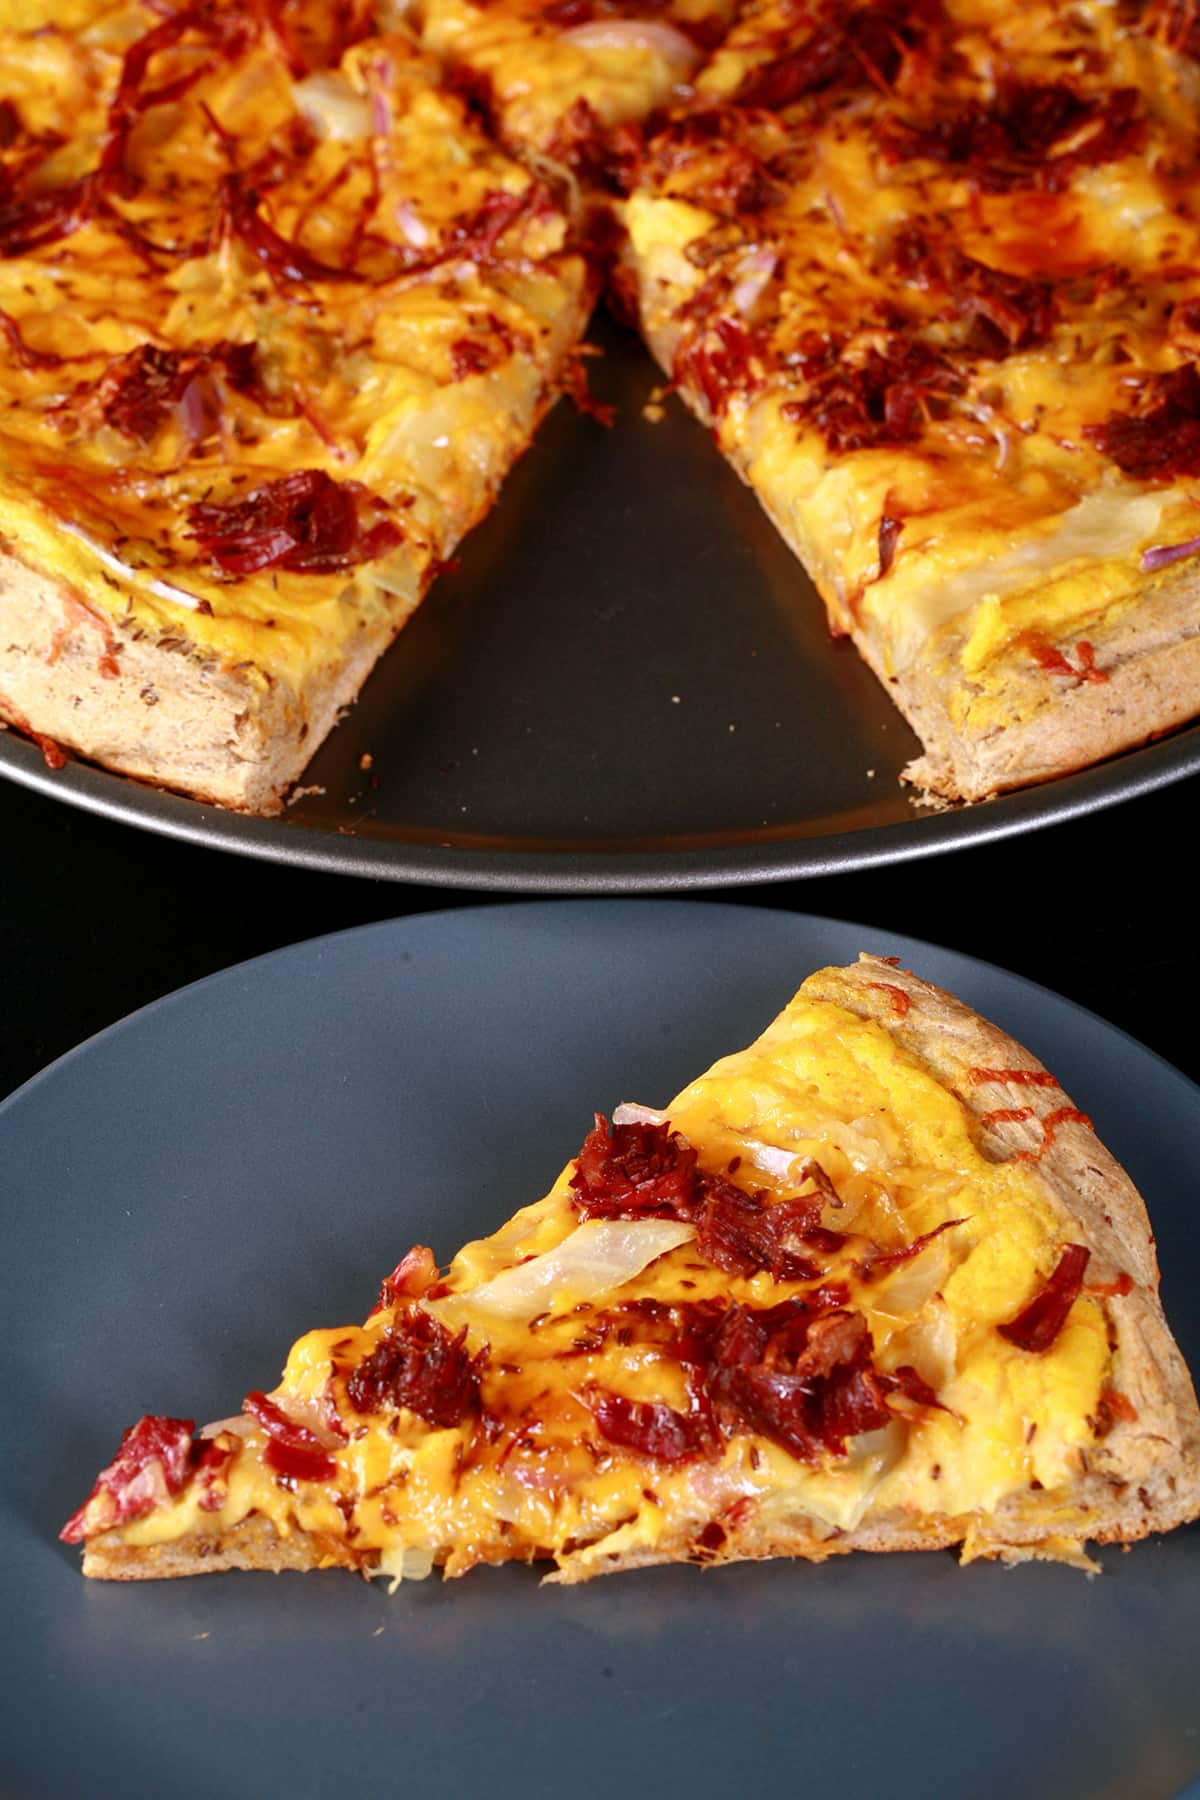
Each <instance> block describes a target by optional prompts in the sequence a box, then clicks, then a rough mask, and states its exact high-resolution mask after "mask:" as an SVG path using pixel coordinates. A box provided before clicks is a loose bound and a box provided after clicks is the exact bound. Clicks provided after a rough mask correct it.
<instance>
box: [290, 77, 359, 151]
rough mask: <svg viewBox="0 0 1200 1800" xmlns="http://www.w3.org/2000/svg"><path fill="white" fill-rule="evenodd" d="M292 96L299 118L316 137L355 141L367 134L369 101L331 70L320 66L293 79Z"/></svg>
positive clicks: (349, 142)
mask: <svg viewBox="0 0 1200 1800" xmlns="http://www.w3.org/2000/svg"><path fill="white" fill-rule="evenodd" d="M292 99H293V100H294V101H295V103H296V110H297V112H298V113H299V114H300V116H301V118H303V119H305V120H306V121H307V122H308V124H310V125H311V126H312V128H313V130H314V131H315V132H316V134H317V136H318V137H321V138H332V139H333V141H334V142H335V143H338V144H356V143H360V142H361V141H362V139H363V138H369V137H370V135H371V125H372V119H371V105H370V102H369V101H368V100H365V99H364V98H363V96H362V95H361V94H359V93H357V92H356V91H355V90H354V88H352V87H351V86H350V83H349V82H348V81H347V80H346V77H345V76H344V75H339V74H337V72H336V71H335V70H333V69H322V70H320V71H319V72H318V73H317V74H316V75H308V76H306V77H305V79H304V80H303V81H298V82H296V83H295V84H294V86H293V88H292Z"/></svg>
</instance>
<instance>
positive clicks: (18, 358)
mask: <svg viewBox="0 0 1200 1800" xmlns="http://www.w3.org/2000/svg"><path fill="white" fill-rule="evenodd" d="M0 331H2V332H3V333H4V336H5V338H6V339H7V341H8V347H9V349H10V350H11V351H12V355H13V360H14V361H15V362H16V364H17V366H18V367H19V368H22V369H56V368H58V367H59V365H60V364H61V363H62V362H63V360H64V359H63V358H62V357H61V356H55V355H54V353H53V352H52V351H49V350H31V349H30V348H29V345H28V344H27V343H26V342H25V339H24V337H23V335H22V333H21V327H20V326H19V325H18V324H17V321H16V320H15V319H14V318H13V317H12V316H11V315H10V314H9V313H6V312H0Z"/></svg>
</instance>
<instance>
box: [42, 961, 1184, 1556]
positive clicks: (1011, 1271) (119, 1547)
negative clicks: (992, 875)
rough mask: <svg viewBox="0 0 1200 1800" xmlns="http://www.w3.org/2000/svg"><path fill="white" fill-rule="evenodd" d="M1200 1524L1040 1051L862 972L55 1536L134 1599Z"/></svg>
mask: <svg viewBox="0 0 1200 1800" xmlns="http://www.w3.org/2000/svg"><path fill="white" fill-rule="evenodd" d="M184 1373H185V1372H184ZM1197 1514H1200V1413H1198V1411H1197V1406H1196V1400H1195V1396H1194V1394H1193V1391H1192V1387H1191V1383H1190V1381H1189V1378H1188V1373H1187V1370H1186V1368H1185V1366H1184V1363H1183V1361H1182V1359H1181V1357H1180V1355H1179V1352H1178V1350H1177V1348H1176V1346H1175V1344H1174V1342H1173V1340H1172V1338H1171V1335H1170V1332H1169V1330H1168V1327H1167V1324H1166V1321H1165V1319H1164V1316H1163V1312H1162V1309H1161V1306H1160V1303H1159V1299H1158V1270H1157V1266H1156V1262H1155V1254H1154V1245H1153V1239H1152V1236H1151V1232H1150V1227H1149V1222H1148V1220H1147V1217H1146V1213H1145V1209H1144V1206H1143V1204H1142V1202H1141V1200H1140V1198H1139V1196H1138V1194H1137V1192H1136V1190H1135V1189H1134V1187H1133V1185H1132V1183H1131V1182H1130V1180H1129V1178H1128V1176H1127V1175H1126V1174H1125V1173H1124V1171H1123V1170H1122V1169H1121V1168H1120V1167H1119V1166H1118V1165H1117V1163H1116V1162H1115V1161H1114V1160H1113V1158H1112V1157H1111V1156H1110V1155H1109V1153H1108V1152H1107V1151H1106V1150H1105V1149H1104V1148H1103V1146H1102V1145H1101V1144H1100V1142H1099V1141H1098V1139H1097V1137H1096V1135H1095V1132H1094V1130H1093V1128H1092V1124H1091V1122H1090V1120H1088V1119H1087V1118H1086V1117H1085V1116H1084V1114H1083V1113H1082V1112H1080V1111H1079V1110H1078V1108H1076V1107H1075V1106H1074V1105H1073V1104H1072V1103H1071V1101H1070V1100H1069V1099H1068V1097H1067V1096H1066V1094H1064V1093H1063V1091H1062V1089H1061V1087H1060V1086H1059V1084H1058V1082H1057V1081H1056V1080H1055V1078H1054V1076H1053V1075H1052V1074H1050V1073H1049V1072H1048V1071H1047V1070H1046V1069H1045V1068H1044V1067H1043V1066H1042V1065H1041V1064H1040V1063H1039V1062H1038V1061H1037V1060H1036V1059H1035V1058H1034V1057H1033V1056H1032V1055H1030V1054H1029V1053H1028V1052H1027V1051H1026V1050H1024V1049H1022V1048H1021V1047H1020V1046H1019V1045H1018V1044H1016V1043H1014V1042H1013V1040H1012V1039H1011V1038H1009V1037H1008V1036H1006V1034H1005V1033H1003V1032H1002V1031H1000V1030H998V1029H997V1028H996V1027H995V1026H994V1025H991V1024H989V1023H987V1022H986V1021H985V1020H983V1019H981V1018H980V1017H979V1016H978V1015H977V1014H976V1013H974V1012H972V1011H971V1010H970V1009H969V1008H968V1007H967V1006H965V1005H964V1004H962V1003H961V1002H960V1001H958V1000H956V999H954V998H952V997H951V996H950V995H948V994H946V993H944V992H942V991H940V990H939V989H937V988H935V987H932V986H930V985H929V984H927V983H926V982H924V981H922V980H920V979H919V978H918V977H916V976H915V975H913V974H911V973H909V972H908V971H906V970H903V969H900V968H899V967H897V966H895V960H894V959H888V958H884V959H880V958H876V957H872V956H864V957H862V958H860V960H859V961H858V963H856V964H855V965H853V966H851V967H848V968H831V969H824V970H821V971H819V972H818V973H816V974H814V975H812V976H810V977H809V979H808V980H807V981H806V982H805V983H804V985H803V986H802V987H801V989H800V991H799V993H798V994H797V995H796V997H795V998H794V999H793V1000H792V1001H791V1003H790V1004H789V1005H788V1006H787V1007H786V1008H785V1009H784V1011H783V1012H782V1013H781V1014H780V1015H779V1017H778V1018H777V1019H776V1020H775V1021H774V1022H773V1023H772V1024H770V1025H769V1026H768V1027H767V1029H766V1030H765V1031H764V1032H763V1034H762V1035H761V1036H760V1037H759V1038H758V1039H757V1041H756V1042H754V1043H753V1044H751V1045H750V1046H749V1048H747V1049H745V1050H742V1051H739V1052H737V1053H736V1054H733V1055H730V1056H726V1057H724V1058H723V1059H721V1060H720V1061H718V1062H717V1063H716V1064H714V1066H713V1067H712V1068H711V1069H709V1070H708V1072H707V1073H706V1074H704V1075H702V1076H701V1077H700V1078H699V1079H698V1080H696V1081H694V1082H692V1083H691V1084H690V1085H689V1086H688V1087H686V1088H685V1089H684V1090H683V1092H682V1093H681V1094H679V1095H678V1096H677V1097H676V1099H675V1100H674V1101H673V1102H672V1103H671V1104H670V1105H669V1106H668V1107H667V1108H666V1109H665V1110H654V1109H651V1108H648V1107H645V1106H641V1105H625V1106H622V1107H619V1108H617V1109H616V1111H615V1112H614V1114H613V1116H612V1120H611V1122H610V1121H609V1120H608V1119H607V1118H605V1117H604V1116H603V1115H597V1117H596V1119H595V1122H594V1124H593V1125H592V1127H591V1129H590V1130H588V1131H587V1133H586V1136H585V1137H584V1139H583V1143H582V1147H581V1149H580V1152H579V1154H578V1156H577V1157H576V1158H574V1159H573V1160H572V1161H571V1163H569V1164H568V1166H567V1168H566V1169H565V1170H564V1171H563V1173H562V1174H561V1176H560V1177H559V1179H558V1180H557V1181H556V1182H555V1184H554V1186H553V1187H552V1188H551V1190H550V1192H549V1194H548V1195H547V1196H546V1197H545V1198H544V1199H542V1200H539V1201H537V1202H536V1203H535V1204H533V1205H531V1206H526V1207H524V1208H523V1209H522V1210H520V1211H518V1212H517V1213H516V1214H515V1215H514V1216H513V1217H512V1218H511V1219H510V1220H509V1221H508V1222H507V1223H506V1224H505V1225H503V1226H502V1227H501V1228H500V1229H499V1230H498V1231H497V1232H495V1233H494V1235H492V1236H490V1237H487V1238H484V1239H481V1240H478V1241H476V1242H473V1243H469V1244H467V1245H466V1246H465V1247H464V1248H463V1249H461V1250H460V1251H459V1252H458V1254H457V1255H456V1256H455V1257H454V1259H453V1261H452V1262H451V1263H450V1264H449V1266H448V1268H446V1269H445V1270H444V1271H442V1270H439V1268H438V1266H437V1265H436V1263H435V1259H434V1256H433V1253H432V1251H431V1250H430V1249H428V1248H425V1247H423V1246H416V1247H414V1248H413V1249H411V1250H410V1251H409V1252H408V1254H407V1255H405V1256H404V1257H403V1258H402V1259H401V1261H400V1262H399V1263H398V1264H397V1266H396V1268H395V1269H394V1270H393V1272H392V1273H391V1275H389V1276H388V1277H387V1279H386V1280H385V1281H384V1283H383V1286H382V1291H381V1293H380V1295H379V1300H378V1303H377V1304H376V1306H375V1308H374V1310H373V1311H372V1312H371V1314H370V1315H369V1316H368V1318H367V1319H366V1321H365V1323H364V1324H363V1325H361V1326H354V1325H347V1326H338V1327H335V1328H333V1329H322V1330H317V1331H311V1332H309V1333H307V1334H306V1335H305V1336H303V1337H301V1338H300V1339H299V1340H298V1341H297V1343H296V1344H295V1345H294V1346H293V1348H292V1350H291V1353H290V1355H289V1356H288V1359H287V1364H286V1367H285V1369H284V1372H283V1377H282V1380H281V1381H280V1383H279V1385H278V1386H277V1387H276V1388H275V1389H274V1391H273V1392H271V1393H269V1394H268V1393H264V1392H261V1391H254V1392H251V1393H250V1394H248V1395H247V1396H246V1397H245V1399H244V1401H243V1402H242V1405H241V1410H240V1411H239V1412H238V1413H236V1414H235V1415H233V1416H231V1417H228V1418H225V1419H221V1420H218V1421H216V1422H214V1423H213V1424H211V1425H208V1426H206V1427H205V1428H204V1429H203V1430H202V1431H201V1432H200V1433H199V1434H198V1435H197V1434H196V1432H195V1428H194V1424H193V1421H192V1420H190V1419H183V1418H168V1417H161V1416H146V1417H143V1418H142V1419H140V1420H139V1421H138V1422H137V1424H136V1425H134V1426H133V1427H132V1428H131V1429H130V1430H129V1431H127V1432H126V1433H125V1435H124V1437H123V1438H122V1440H121V1443H120V1447H119V1449H118V1451H117V1454H116V1456H115V1458H114V1460H113V1461H112V1462H111V1463H110V1464H109V1465H108V1466H107V1467H106V1468H105V1469H104V1470H102V1472H101V1474H100V1476H99V1477H98V1479H97V1481H96V1484H95V1486H94V1487H93V1489H92V1492H91V1494H90V1495H89V1496H88V1498H87V1499H86V1500H85V1501H84V1503H83V1505H82V1506H81V1507H80V1508H79V1510H78V1511H77V1512H76V1513H75V1514H74V1515H73V1516H72V1518H71V1519H70V1520H69V1521H68V1523H67V1525H66V1526H65V1528H64V1530H63V1532H62V1536H63V1538H64V1539H65V1540H66V1541H67V1542H68V1543H72V1544H75V1543H81V1544H82V1545H83V1568H84V1573H85V1574H87V1575H90V1576H95V1577H103V1578H112V1579H122V1580H124V1579H142V1578H153V1577H159V1576H181V1575H190V1574H198V1573H204V1572H213V1571H217V1570H223V1569H235V1568H237V1569H274V1570H281V1569H314V1568H326V1567H345V1568H350V1569H356V1570H359V1571H360V1572H361V1573H363V1574H365V1575H368V1576H371V1575H376V1574H379V1575H383V1576H386V1577H389V1578H391V1579H392V1580H393V1581H394V1580H400V1579H407V1578H409V1577H420V1576H424V1575H427V1574H428V1573H429V1572H430V1571H431V1570H432V1569H433V1568H434V1567H440V1568H441V1569H442V1570H443V1571H444V1573H445V1574H446V1575H448V1576H456V1575H462V1574H464V1573H466V1572H467V1571H468V1570H470V1569H471V1568H473V1567H475V1566H476V1565H479V1564H497V1563H503V1562H507V1561H518V1562H534V1561H545V1562H547V1563H549V1564H552V1565H553V1567H552V1572H551V1579H554V1580H558V1581H563V1582H577V1581H585V1580H588V1579H590V1578H591V1577H593V1576H595V1575H600V1574H607V1573H612V1572H615V1571H619V1570H624V1569H632V1568H638V1567H641V1566H644V1565H646V1564H651V1563H663V1562H693V1563H702V1564H715V1563H723V1562H731V1561H737V1560H740V1559H746V1558H761V1557H768V1556H795V1557H801V1558H807V1559H809V1560H813V1561H820V1560H822V1559H824V1558H826V1557H829V1556H832V1555H840V1554H843V1553H845V1552H848V1551H851V1550H856V1549H862V1550H876V1551H886V1550H910V1549H933V1548H937V1547H944V1546H950V1545H957V1546H959V1547H960V1548H961V1553H962V1557H963V1560H965V1561H970V1560H972V1559H974V1558H979V1557H983V1558H998V1559H1001V1560H1003V1561H1008V1562H1013V1561H1021V1560H1024V1559H1026V1558H1030V1557H1038V1558H1048V1559H1052V1560H1059V1561H1064V1562H1067V1563H1071V1564H1076V1565H1079V1566H1083V1567H1094V1566H1095V1565H1094V1564H1093V1563H1092V1562H1091V1561H1090V1560H1089V1559H1088V1557H1087V1555H1086V1551H1085V1545H1086V1544H1087V1543H1088V1542H1089V1541H1098V1542H1101V1543H1104V1542H1109V1541H1114V1540H1119V1541H1122V1542H1129V1541H1131V1540H1134V1539H1137V1538H1140V1537H1142V1536H1144V1535H1145V1534H1146V1533H1148V1532H1151V1531H1159V1530H1165V1529H1168V1528H1170V1527H1172V1526H1174V1525H1177V1524H1180V1523H1182V1522H1184V1521H1185V1520H1188V1519H1191V1518H1194V1517H1196V1516H1197Z"/></svg>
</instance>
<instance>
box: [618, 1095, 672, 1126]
mask: <svg viewBox="0 0 1200 1800" xmlns="http://www.w3.org/2000/svg"><path fill="white" fill-rule="evenodd" d="M612 1122H613V1124H614V1125H665V1124H666V1122H667V1115H666V1113H662V1112H656V1111H655V1109H654V1108H653V1107H652V1106H638V1105H637V1103H636V1102H635V1101H633V1100H622V1102H621V1104H620V1106H618V1107H616V1108H615V1110H614V1112H613V1116H612Z"/></svg>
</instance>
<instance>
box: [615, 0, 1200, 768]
mask: <svg viewBox="0 0 1200 1800" xmlns="http://www.w3.org/2000/svg"><path fill="white" fill-rule="evenodd" d="M1186 11H1187V9H1180V8H1170V7H1150V8H1147V9H1139V8H1120V7H1112V6H1109V5H1106V4H1099V3H1097V4H1091V3H1087V4H1081V5H1076V6H1071V7H1044V6H1037V7H1010V8H1007V9H1003V8H996V7H995V6H993V5H991V4H988V3H985V0H957V3H955V4H953V5H950V4H946V5H942V4H940V3H939V0H928V3H925V0H922V3H921V4H919V5H898V4H896V3H895V0H873V3H872V0H863V3H861V4H856V5H853V6H841V5H836V6H835V5H831V4H824V3H823V0H818V3H817V4H810V5H805V6H796V5H792V4H791V0H750V4H748V5H747V6H746V7H745V8H744V9H743V11H742V13H741V15H740V17H739V20H738V22H737V24H736V25H735V27H734V28H733V30H732V31H731V32H730V34H729V36H728V37H727V39H726V40H725V42H724V44H723V45H722V47H721V48H720V49H719V50H718V51H717V53H716V55H715V56H714V57H713V58H712V60H711V61H710V62H709V64H708V65H707V66H706V67H705V68H704V69H703V71H702V72H701V73H700V75H699V76H698V77H697V80H696V83H695V90H696V91H695V96H694V98H693V99H692V101H691V102H690V103H689V104H687V105H685V106H682V107H680V108H679V109H677V111H676V112H675V113H674V114H673V115H672V117H671V118H670V119H669V120H667V121H666V122H665V124H663V126H662V127H661V129H659V130H658V131H657V132H655V133H654V134H653V135H652V136H651V137H650V139H649V141H648V143H647V144H646V146H645V147H644V150H643V153H642V155H641V158H640V162H639V165H638V169H637V173H636V177H635V179H634V180H633V183H632V191H631V192H630V194H629V197H628V199H627V201H626V203H625V205H624V207H623V208H622V222H623V225H624V227H625V230H626V234H627V235H626V239H625V245H624V251H623V255H622V261H621V269H620V275H619V283H620V287H621V291H622V294H623V297H624V298H625V300H626V301H627V303H628V305H629V307H630V308H631V309H632V310H633V312H634V314H635V316H640V320H641V324H642V328H643V331H644V334H645V336H646V339H647V341H648V343H649V344H650V346H651V348H652V349H653V351H654V353H655V355H656V357H657V359H658V360H659V362H660V363H661V364H662V366H663V368H664V369H666V370H667V371H668V372H669V373H670V374H671V375H672V376H673V378H674V381H675V383H676V385H677V387H678V389H679V391H680V393H681V394H682V396H683V398H684V399H685V400H686V402H687V404H688V405H689V406H690V407H691V408H692V409H693V410H694V411H695V412H696V413H698V414H699V416H700V417H701V418H702V419H703V420H704V421H705V422H706V423H707V424H709V425H711V426H712V427H713V430H714V432H715V435H716V439H717V442H718V444H719V445H720V447H721V449H722V450H723V451H724V453H725V454H726V456H727V457H728V458H729V459H730V460H731V461H732V463H733V465H734V467H735V468H736V469H737V470H738V472H739V473H740V474H741V475H742V476H743V478H744V479H745V480H746V481H747V482H748V483H749V484H750V485H751V486H752V488H753V489H754V491H755V493H756V494H757V495H758V497H759V499H760V500H761V502H762V504H763V506H764V507H765V508H766V510H767V512H768V513H769V514H770V516H771V518H772V519H773V520H774V522H775V523H776V525H777V526H778V527H779V530H780V531H781V533H782V534H783V536H784V537H785V538H786V540H787V541H788V543H789V544H790V545H791V546H792V548H793V549H794V550H795V551H796V553H797V554H798V556H799V557H800V558H801V560H802V561H803V563H804V564H805V566H806V568H807V569H808V571H809V573H810V574H811V576H812V578H813V580H814V582H815V583H816V585H817V588H818V589H819V591H820V593H821V596H822V598H823V599H824V601H825V604H826V607H827V608H828V612H829V617H830V622H831V625H832V628H833V630H834V632H835V634H837V635H846V634H848V635H849V636H850V637H851V638H852V639H853V641H854V643H855V644H856V645H857V647H858V649H859V651H860V652H861V654H862V655H863V656H864V658H865V659H866V661H867V662H868V663H869V664H870V666H871V667H872V668H873V669H874V671H875V672H876V674H877V675H878V676H879V678H880V680H881V681H882V682H883V683H884V685H885V686H886V688H887V690H888V692H889V694H890V695H891V696H892V697H893V698H894V699H895V701H896V703H897V704H898V705H899V707H900V708H901V710H902V711H903V712H904V713H905V715H906V717H907V718H908V719H909V721H910V723H911V724H912V725H913V727H914V728H915V730H916V731H917V732H918V734H919V735H920V737H921V739H922V740H923V743H924V746H925V755H924V757H922V758H921V759H920V761H918V762H917V763H916V764H915V765H914V766H913V767H912V768H911V769H910V771H909V773H910V775H911V778H912V779H913V780H914V781H916V782H918V783H920V784H921V785H922V786H923V787H925V788H926V789H928V790H930V791H932V792H935V793H938V794H942V795H945V796H947V797H949V798H964V799H968V800H974V799H980V798H983V797H985V796H987V795H989V794H992V793H995V792H997V791H999V790H1001V789H1005V788H1010V787H1016V786H1020V785H1023V784H1025V783H1029V782H1035V781H1039V780H1042V779H1045V778H1046V777H1049V776H1052V775H1055V774H1059V773H1062V772H1064V771H1067V770H1070V769H1075V768H1079V767H1082V766H1084V765H1086V764H1088V763H1091V762H1094V761H1095V760H1097V759H1098V758H1101V757H1103V756H1105V755H1108V754H1109V753H1111V752H1114V751H1117V750H1121V749H1123V748H1126V747H1128V746H1130V745H1133V744H1137V743H1140V742H1142V741H1144V740H1145V739H1147V738H1149V737H1152V736H1154V735H1156V734H1159V733H1161V732H1163V731H1165V730H1167V729H1169V728H1171V727H1172V726H1175V725H1178V724H1179V723H1181V722H1182V721H1184V720H1186V719H1189V718H1192V717H1194V716H1195V714H1196V713H1197V711H1200V581H1198V580H1197V575H1196V569H1197V562H1196V558H1197V556H1198V555H1200V521H1198V516H1197V512H1196V498H1195V494H1194V491H1193V490H1194V486H1195V478H1196V477H1197V475H1200V373H1198V372H1197V357H1198V355H1200V273H1198V270H1200V224H1198V220H1200V162H1198V160H1197V156H1196V150H1195V124H1194V117H1195V113H1194V108H1195V102H1196V99H1197V96H1198V94H1200V69H1198V66H1197V64H1198V61H1200V36H1198V35H1197V34H1196V33H1195V32H1194V31H1192V30H1191V28H1190V27H1189V26H1188V25H1187V20H1186V19H1185V18H1184V17H1183V13H1185V12H1186ZM1189 16H1190V15H1189Z"/></svg>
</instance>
